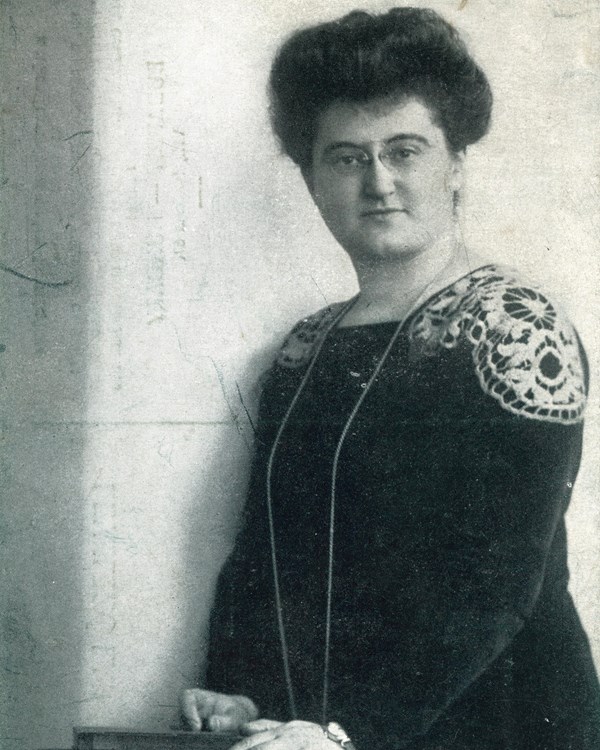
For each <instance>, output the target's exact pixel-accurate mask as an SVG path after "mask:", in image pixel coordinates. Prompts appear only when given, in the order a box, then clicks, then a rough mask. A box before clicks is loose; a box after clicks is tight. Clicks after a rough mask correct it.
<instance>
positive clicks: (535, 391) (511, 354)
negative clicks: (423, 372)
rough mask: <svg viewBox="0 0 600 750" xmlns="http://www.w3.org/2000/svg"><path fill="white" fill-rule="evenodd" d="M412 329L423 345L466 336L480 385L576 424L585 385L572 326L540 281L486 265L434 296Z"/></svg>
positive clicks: (518, 408)
mask: <svg viewBox="0 0 600 750" xmlns="http://www.w3.org/2000/svg"><path fill="white" fill-rule="evenodd" d="M409 334H410V337H411V339H412V340H413V341H414V342H416V343H419V344H420V345H421V346H422V347H423V348H424V349H425V351H426V352H429V353H431V354H433V353H434V352H435V350H436V349H438V350H439V347H445V348H448V349H452V348H454V347H456V346H457V345H458V343H459V341H464V340H465V339H466V341H468V342H469V344H470V346H471V350H472V357H473V363H474V366H475V371H476V374H477V377H478V379H479V382H480V384H481V387H482V388H483V390H484V392H485V393H487V394H488V395H490V396H491V397H492V398H494V399H496V400H497V401H498V402H499V403H500V405H501V406H502V407H503V408H504V409H506V410H507V411H510V412H512V413H513V414H519V415H521V416H524V417H529V418H531V419H538V420H543V421H547V422H561V423H563V424H574V423H576V422H579V421H580V420H581V419H582V416H583V411H584V408H585V402H586V385H585V376H584V371H583V365H582V362H581V357H580V350H579V342H578V339H577V334H576V333H575V329H574V328H573V326H572V325H571V323H570V322H569V321H568V319H567V318H566V316H565V315H564V314H562V313H561V311H560V310H559V309H558V308H557V306H556V305H554V304H553V303H552V302H551V301H550V300H549V299H548V297H547V296H546V295H545V294H544V293H543V292H542V291H541V289H540V288H539V287H538V286H537V285H535V284H531V283H529V282H524V281H523V280H522V279H520V278H519V276H518V274H517V273H516V272H515V271H514V270H512V269H508V268H504V267H501V266H485V267H484V268H481V269H478V270H477V271H475V272H473V273H472V274H469V275H468V276H467V277H465V278H463V279H460V280H459V281H457V282H456V283H455V284H453V285H452V286H451V287H449V288H448V289H445V290H444V291H442V292H440V293H439V294H438V295H436V296H434V297H433V298H432V299H431V301H430V302H429V303H427V304H426V305H425V306H424V308H422V309H421V310H420V311H419V312H418V313H417V315H416V316H415V317H414V319H413V321H412V322H411V326H410V330H409Z"/></svg>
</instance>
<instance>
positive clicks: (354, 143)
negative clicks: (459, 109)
mask: <svg viewBox="0 0 600 750" xmlns="http://www.w3.org/2000/svg"><path fill="white" fill-rule="evenodd" d="M462 166H463V156H462V155H456V154H453V153H452V152H450V151H449V149H448V146H447V144H446V139H445V137H444V132H443V131H442V129H441V128H440V127H439V126H438V125H436V124H435V123H434V122H433V119H432V115H431V112H430V110H429V109H428V107H427V106H425V105H424V104H423V103H422V102H421V101H420V100H418V99H416V98H411V97H408V98H405V99H403V100H401V101H400V102H395V103H392V102H390V101H374V102H371V103H368V104H366V105H357V104H351V103H347V102H346V103H345V102H336V103H334V104H332V105H331V106H330V107H329V108H328V109H327V110H325V112H323V114H322V115H321V117H320V119H319V121H318V130H317V137H316V138H315V143H314V146H313V161H312V168H311V169H310V171H308V172H307V173H306V174H305V179H306V183H307V185H308V188H309V190H310V193H311V195H312V197H313V199H314V201H315V203H316V205H317V207H318V208H319V211H320V212H321V215H322V216H323V219H324V220H325V223H326V224H327V226H328V227H329V229H330V230H331V232H332V234H333V235H334V237H335V238H336V239H337V241H338V242H339V243H340V244H341V245H342V247H343V248H344V249H345V250H346V251H347V252H348V254H349V255H350V257H351V258H352V259H353V260H355V261H358V262H360V263H369V262H374V261H376V260H377V259H378V258H380V259H384V258H394V257H395V258H398V257H399V256H402V257H405V258H409V257H411V256H415V255H419V254H420V253H422V252H424V251H427V250H428V249H429V248H431V247H432V246H434V245H435V244H436V242H437V241H438V240H440V239H441V238H442V237H443V236H445V235H448V234H449V233H450V232H452V231H453V223H454V193H455V191H457V190H459V189H460V187H461V185H462Z"/></svg>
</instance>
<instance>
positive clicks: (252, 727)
mask: <svg viewBox="0 0 600 750" xmlns="http://www.w3.org/2000/svg"><path fill="white" fill-rule="evenodd" d="M282 724H283V722H282V721H275V720H274V719H257V720H256V721H248V722H246V723H245V724H242V726H241V727H240V729H239V731H240V734H244V735H252V734H256V733H257V732H266V731H267V730H269V729H276V728H277V727H280V726H282Z"/></svg>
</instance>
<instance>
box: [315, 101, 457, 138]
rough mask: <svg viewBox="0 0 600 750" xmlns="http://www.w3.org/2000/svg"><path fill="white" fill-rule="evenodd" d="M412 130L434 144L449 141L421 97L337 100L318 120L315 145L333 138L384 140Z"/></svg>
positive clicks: (407, 133) (409, 132)
mask: <svg viewBox="0 0 600 750" xmlns="http://www.w3.org/2000/svg"><path fill="white" fill-rule="evenodd" d="M411 134H414V135H418V136H420V137H422V138H426V139H427V140H428V141H430V142H431V143H432V145H433V144H437V143H444V142H445V141H444V133H443V131H442V129H441V128H440V127H439V126H438V125H436V123H435V122H434V115H433V112H432V111H431V109H430V108H429V107H428V106H427V105H426V104H425V103H424V102H423V101H422V100H421V99H418V98H417V97H414V96H406V97H402V98H401V99H398V98H395V99H394V100H390V99H373V100H371V101H368V102H365V103H358V102H346V101H337V102H334V103H333V104H331V105H330V106H329V107H328V108H327V109H326V110H325V111H324V112H322V113H321V115H320V116H319V118H318V120H317V134H316V138H315V147H317V148H319V147H322V148H326V147H327V146H328V145H330V144H331V143H332V142H349V143H356V144H357V145H358V144H361V143H370V142H380V141H381V142H384V141H387V140H390V139H391V138H396V137H398V136H399V135H411Z"/></svg>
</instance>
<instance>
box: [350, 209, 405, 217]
mask: <svg viewBox="0 0 600 750" xmlns="http://www.w3.org/2000/svg"><path fill="white" fill-rule="evenodd" d="M405 213H407V211H406V209H404V208H371V209H369V210H368V211H363V212H362V214H361V216H387V215H388V214H405Z"/></svg>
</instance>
